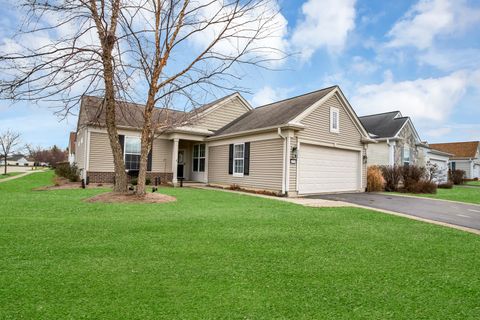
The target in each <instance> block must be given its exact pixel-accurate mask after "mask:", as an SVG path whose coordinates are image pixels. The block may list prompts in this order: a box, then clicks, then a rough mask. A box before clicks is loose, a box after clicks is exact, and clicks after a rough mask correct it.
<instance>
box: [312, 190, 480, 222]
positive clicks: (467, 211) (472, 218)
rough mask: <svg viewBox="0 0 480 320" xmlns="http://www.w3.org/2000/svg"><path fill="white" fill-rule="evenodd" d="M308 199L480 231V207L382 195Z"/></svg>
mask: <svg viewBox="0 0 480 320" xmlns="http://www.w3.org/2000/svg"><path fill="white" fill-rule="evenodd" d="M308 198H312V199H325V200H332V201H343V202H348V203H352V204H355V205H359V206H363V207H369V208H373V209H380V210H387V211H393V212H398V213H402V214H405V215H409V216H412V217H418V218H422V219H427V220H433V221H438V222H442V223H448V224H452V225H456V226H460V227H465V228H470V229H475V230H480V205H474V204H466V203H465V204H463V203H457V202H451V201H442V200H433V199H423V198H415V197H403V196H394V195H389V194H381V193H345V194H329V195H313V196H309V197H308Z"/></svg>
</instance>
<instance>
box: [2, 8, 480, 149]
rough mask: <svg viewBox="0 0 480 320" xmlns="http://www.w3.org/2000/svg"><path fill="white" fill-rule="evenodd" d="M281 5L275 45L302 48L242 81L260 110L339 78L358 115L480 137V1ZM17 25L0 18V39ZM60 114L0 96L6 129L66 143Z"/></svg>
mask: <svg viewBox="0 0 480 320" xmlns="http://www.w3.org/2000/svg"><path fill="white" fill-rule="evenodd" d="M278 6H279V8H280V12H281V16H280V18H281V19H284V27H283V29H282V30H281V32H280V34H279V37H281V40H282V41H275V45H281V46H282V49H288V50H289V51H291V52H296V53H298V54H296V55H294V56H293V57H291V58H289V59H288V60H287V61H285V62H284V64H283V65H282V66H280V67H279V68H280V69H282V71H266V70H256V71H254V72H250V73H249V74H248V75H246V76H244V77H243V78H242V79H241V80H240V82H239V84H240V85H242V86H244V87H247V88H248V89H249V90H250V91H251V94H245V97H246V98H247V100H249V101H250V102H251V103H252V105H253V106H254V107H255V106H258V105H261V104H265V103H269V102H272V101H275V100H279V99H284V98H287V97H290V96H294V95H298V94H302V93H305V92H308V91H313V90H317V89H320V88H323V87H326V86H330V85H334V84H338V85H340V87H341V88H342V90H343V91H344V93H345V94H346V96H347V98H348V99H349V101H350V103H351V104H352V106H353V107H354V109H355V110H356V112H357V113H358V114H359V115H365V114H372V113H378V112H384V111H391V110H400V111H401V112H402V113H403V114H404V115H405V116H411V117H412V118H413V121H414V124H415V126H416V127H417V130H418V131H419V133H420V136H421V137H422V139H424V140H428V141H429V142H432V143H433V142H443V141H461V140H480V33H479V32H478V30H479V27H480V0H477V1H473V0H470V1H469V0H420V1H418V0H417V1H406V0H403V1H380V0H375V1H366V0H364V1H361V0H358V1H355V0H307V1H291V0H278ZM14 21H15V19H12V17H9V16H8V15H5V16H4V17H2V18H1V19H0V28H1V29H0V45H3V44H4V43H5V42H6V41H8V36H9V34H11V31H12V30H13V29H15V27H16V26H15V25H14ZM277 40H278V39H277ZM279 43H280V44H279ZM139 102H141V101H139ZM206 102H207V101H206ZM53 112H54V110H52V109H49V108H46V107H38V106H36V105H27V104H24V103H21V104H16V105H13V106H12V105H11V103H10V102H6V101H0V131H1V130H3V129H6V128H11V129H14V130H17V131H19V132H21V133H22V135H23V140H24V142H28V143H33V144H35V145H42V146H49V145H53V144H57V145H60V146H62V147H65V146H66V145H67V142H68V141H67V139H68V132H69V131H71V130H74V129H75V126H76V118H75V117H73V116H71V117H68V118H67V119H65V120H62V121H59V119H58V118H57V117H56V116H55V115H54V114H53Z"/></svg>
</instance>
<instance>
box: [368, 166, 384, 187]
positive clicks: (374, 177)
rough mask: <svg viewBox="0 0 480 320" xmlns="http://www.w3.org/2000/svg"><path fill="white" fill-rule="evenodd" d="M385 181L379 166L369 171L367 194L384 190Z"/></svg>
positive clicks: (370, 168) (369, 168)
mask: <svg viewBox="0 0 480 320" xmlns="http://www.w3.org/2000/svg"><path fill="white" fill-rule="evenodd" d="M384 185H385V179H384V178H383V176H382V170H381V169H380V168H379V167H377V166H371V167H368V169H367V192H380V191H383V190H384Z"/></svg>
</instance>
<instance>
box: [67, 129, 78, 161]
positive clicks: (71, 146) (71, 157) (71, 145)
mask: <svg viewBox="0 0 480 320" xmlns="http://www.w3.org/2000/svg"><path fill="white" fill-rule="evenodd" d="M76 138H77V134H76V133H75V132H70V135H69V138H68V162H69V163H70V164H71V165H72V164H74V163H75V139H76Z"/></svg>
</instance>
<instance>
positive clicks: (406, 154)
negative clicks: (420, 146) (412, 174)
mask: <svg viewBox="0 0 480 320" xmlns="http://www.w3.org/2000/svg"><path fill="white" fill-rule="evenodd" d="M409 164H410V147H409V146H408V145H405V146H403V165H404V166H408V165H409Z"/></svg>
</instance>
